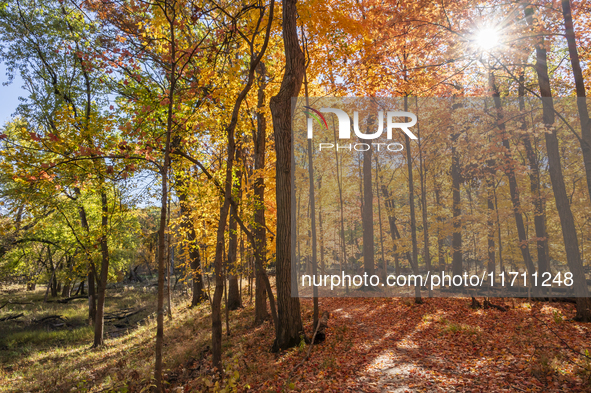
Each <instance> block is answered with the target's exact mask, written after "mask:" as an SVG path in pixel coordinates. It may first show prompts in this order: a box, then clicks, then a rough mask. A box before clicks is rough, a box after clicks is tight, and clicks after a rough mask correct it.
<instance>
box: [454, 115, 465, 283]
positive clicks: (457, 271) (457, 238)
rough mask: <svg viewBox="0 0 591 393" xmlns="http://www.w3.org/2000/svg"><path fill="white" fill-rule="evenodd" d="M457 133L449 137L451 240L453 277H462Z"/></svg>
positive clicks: (459, 174)
mask: <svg viewBox="0 0 591 393" xmlns="http://www.w3.org/2000/svg"><path fill="white" fill-rule="evenodd" d="M460 105H461V104H454V105H453V106H452V110H453V109H456V108H458V107H460ZM459 136H460V135H459V133H454V134H452V136H451V189H452V217H453V222H452V225H453V233H452V240H451V249H452V265H451V270H452V273H453V275H460V276H461V275H462V273H463V270H464V267H463V263H462V217H461V216H462V206H461V199H460V186H461V183H462V175H461V173H460V156H459V152H458V148H457V146H456V144H457V143H458V138H459Z"/></svg>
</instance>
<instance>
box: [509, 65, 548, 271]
mask: <svg viewBox="0 0 591 393" xmlns="http://www.w3.org/2000/svg"><path fill="white" fill-rule="evenodd" d="M518 96H519V110H520V112H521V113H525V99H524V97H525V76H524V74H523V71H522V72H521V73H520V75H519V91H518ZM521 130H522V131H523V136H522V137H521V141H522V142H523V146H524V148H525V153H526V156H527V161H528V165H529V169H530V173H529V184H530V191H531V194H532V196H533V204H534V227H535V231H536V239H537V240H536V249H537V254H538V273H539V274H540V277H541V276H542V274H544V273H545V272H549V271H550V265H549V263H548V258H549V256H548V254H547V253H546V250H547V249H548V235H547V234H546V201H545V199H544V197H543V196H542V193H541V191H540V190H541V187H540V163H539V162H538V158H537V156H536V153H535V152H534V149H533V147H532V144H531V140H530V136H529V134H527V132H526V130H527V122H526V120H525V115H523V116H522V119H521ZM499 256H500V255H499Z"/></svg>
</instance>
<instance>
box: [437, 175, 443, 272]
mask: <svg viewBox="0 0 591 393" xmlns="http://www.w3.org/2000/svg"><path fill="white" fill-rule="evenodd" d="M435 203H436V204H437V259H438V263H439V271H441V272H442V271H444V270H445V254H444V251H443V240H444V239H443V234H442V232H443V230H442V229H443V228H441V226H442V225H443V217H442V212H441V210H442V209H443V204H442V202H441V185H439V184H437V185H436V186H435Z"/></svg>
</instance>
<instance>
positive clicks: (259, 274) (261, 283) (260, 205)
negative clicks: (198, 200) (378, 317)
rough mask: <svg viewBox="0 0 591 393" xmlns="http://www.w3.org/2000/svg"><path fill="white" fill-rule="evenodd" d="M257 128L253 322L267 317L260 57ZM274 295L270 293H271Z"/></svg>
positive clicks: (264, 121)
mask: <svg viewBox="0 0 591 393" xmlns="http://www.w3.org/2000/svg"><path fill="white" fill-rule="evenodd" d="M257 74H258V97H257V113H256V117H257V128H256V130H253V135H252V137H253V138H252V139H253V141H254V169H255V173H256V178H255V180H254V198H255V208H254V233H255V250H254V257H255V300H254V302H255V303H254V315H255V317H254V323H255V325H259V324H261V323H263V322H264V321H265V320H266V319H267V318H268V317H269V313H268V312H267V296H266V289H265V280H264V276H265V275H266V272H265V262H266V260H267V229H266V224H265V177H264V176H263V174H262V173H261V172H262V171H263V170H264V169H265V149H266V143H267V139H266V138H267V119H266V118H265V113H264V110H263V108H264V106H265V88H266V86H267V69H266V67H265V63H263V62H262V61H261V62H260V63H259V66H258V67H257ZM270 295H271V296H273V294H270Z"/></svg>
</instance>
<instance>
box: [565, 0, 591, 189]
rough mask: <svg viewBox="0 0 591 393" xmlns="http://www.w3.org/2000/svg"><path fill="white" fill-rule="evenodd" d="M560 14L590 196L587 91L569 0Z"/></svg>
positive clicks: (590, 137) (590, 132) (590, 125)
mask: <svg viewBox="0 0 591 393" xmlns="http://www.w3.org/2000/svg"><path fill="white" fill-rule="evenodd" d="M562 16H563V17H564V29H565V33H566V34H565V36H566V43H567V45H568V54H569V56H570V63H571V66H572V70H573V77H574V78H575V90H576V93H577V109H578V110H579V120H580V122H581V140H580V143H581V150H582V152H583V163H584V164H585V175H586V178H587V190H588V192H589V198H591V121H590V120H589V110H588V109H587V98H586V97H587V93H586V91H585V79H584V78H583V71H582V70H581V62H580V60H579V52H578V51H577V41H576V39H575V28H574V25H573V17H572V12H571V6H570V0H562Z"/></svg>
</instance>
